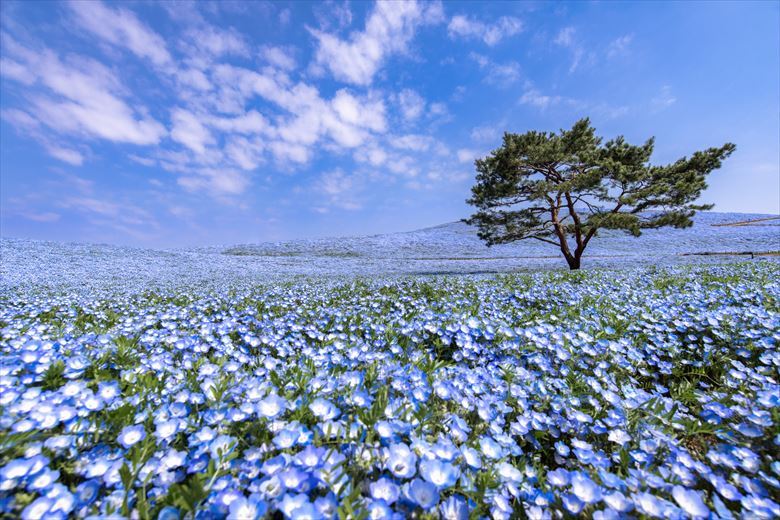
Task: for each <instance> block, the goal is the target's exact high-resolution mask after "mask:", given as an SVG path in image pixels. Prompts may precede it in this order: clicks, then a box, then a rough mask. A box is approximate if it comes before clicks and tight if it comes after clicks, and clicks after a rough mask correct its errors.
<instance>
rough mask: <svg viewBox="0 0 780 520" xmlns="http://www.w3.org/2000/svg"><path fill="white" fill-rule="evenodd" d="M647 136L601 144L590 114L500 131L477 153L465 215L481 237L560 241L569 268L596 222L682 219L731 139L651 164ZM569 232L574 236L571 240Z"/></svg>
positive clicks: (635, 229) (633, 226) (679, 224)
mask: <svg viewBox="0 0 780 520" xmlns="http://www.w3.org/2000/svg"><path fill="white" fill-rule="evenodd" d="M653 146H654V140H653V139H652V138H651V139H648V140H647V141H646V142H645V143H644V144H642V145H631V144H628V143H627V142H626V141H625V140H624V139H623V137H617V138H615V139H612V140H610V141H607V142H606V143H604V144H602V139H601V138H600V137H597V136H596V135H595V130H594V128H593V127H592V126H591V124H590V120H589V119H587V118H586V119H581V120H579V121H577V122H576V123H575V124H574V126H573V127H572V128H571V130H561V131H560V132H559V133H557V134H556V133H554V132H535V131H532V132H526V133H525V134H511V133H508V132H507V133H505V134H504V142H503V145H502V146H501V147H500V148H498V149H496V150H494V151H493V152H491V153H490V155H488V156H487V157H485V158H484V159H477V161H476V162H475V164H476V168H477V172H478V173H477V183H476V185H475V186H474V187H473V188H472V189H471V191H472V197H471V198H470V199H469V200H468V202H469V204H471V205H473V206H475V207H476V208H477V212H476V213H475V214H474V215H472V216H471V218H469V219H467V220H466V222H468V223H469V224H472V225H476V226H477V227H478V230H479V231H478V234H479V237H480V238H481V239H483V240H485V241H486V242H487V244H488V245H494V244H504V243H508V242H514V241H515V240H524V239H528V238H533V239H536V240H541V241H542V242H546V243H549V244H551V245H554V246H556V247H559V248H560V250H561V253H562V254H563V256H564V257H565V258H566V261H567V263H568V264H569V267H570V268H571V269H577V268H579V266H580V258H581V257H582V253H583V252H584V250H585V248H586V247H587V245H588V243H589V242H590V240H591V239H592V238H593V237H594V236H596V234H597V232H598V230H599V229H617V230H623V231H625V232H627V233H630V234H632V235H634V236H639V235H640V234H641V233H642V230H643V229H651V228H659V227H664V226H673V227H676V228H685V227H689V226H690V225H691V224H692V220H691V218H692V217H693V215H694V213H695V212H696V211H697V210H704V209H710V208H711V207H712V206H711V205H706V204H695V201H696V200H697V199H698V198H699V196H700V195H701V192H702V191H703V190H704V189H705V188H706V187H707V184H706V177H707V175H708V174H709V173H710V172H712V171H713V170H716V169H717V168H720V166H721V163H722V161H723V160H724V159H725V158H727V157H728V156H729V155H731V153H732V152H734V150H735V148H736V147H735V145H733V144H731V143H726V144H724V145H723V146H721V147H720V148H708V149H707V150H704V151H700V152H695V153H694V154H693V155H692V156H690V157H683V158H682V159H679V160H677V161H675V162H674V163H672V164H668V165H665V166H654V165H651V164H650V156H651V155H652V153H653ZM572 240H573V242H571V241H572ZM570 242H571V245H570Z"/></svg>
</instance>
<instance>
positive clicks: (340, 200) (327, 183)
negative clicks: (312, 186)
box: [316, 170, 362, 210]
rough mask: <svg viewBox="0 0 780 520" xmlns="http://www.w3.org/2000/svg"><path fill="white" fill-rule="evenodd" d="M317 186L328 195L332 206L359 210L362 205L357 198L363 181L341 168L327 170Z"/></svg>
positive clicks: (328, 201) (328, 202)
mask: <svg viewBox="0 0 780 520" xmlns="http://www.w3.org/2000/svg"><path fill="white" fill-rule="evenodd" d="M316 188H317V190H318V191H319V192H320V193H322V194H324V195H325V196H326V198H327V204H328V205H330V206H334V207H337V208H340V209H346V210H358V209H360V208H361V207H362V203H361V202H360V201H359V200H358V198H357V195H358V192H359V191H360V188H361V183H360V182H359V180H358V178H357V177H356V176H355V175H354V174H353V175H347V174H345V173H344V172H343V171H341V170H332V171H329V172H325V173H323V174H322V176H321V177H320V179H319V181H318V182H317V186H316Z"/></svg>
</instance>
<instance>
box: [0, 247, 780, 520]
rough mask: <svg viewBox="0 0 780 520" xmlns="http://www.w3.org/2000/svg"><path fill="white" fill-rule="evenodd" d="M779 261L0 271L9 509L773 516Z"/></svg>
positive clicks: (779, 387) (2, 422) (779, 491)
mask: <svg viewBox="0 0 780 520" xmlns="http://www.w3.org/2000/svg"><path fill="white" fill-rule="evenodd" d="M779 343H780V264H778V263H775V262H770V261H755V262H753V263H749V264H748V263H745V264H720V265H709V266H705V265H701V266H695V265H687V266H668V267H665V268H662V269H654V268H645V267H642V268H635V269H620V270H616V269H612V270H596V271H588V272H580V273H576V274H569V273H561V272H538V273H533V274H527V275H513V274H507V275H498V276H493V277H457V278H456V277H398V278H388V279H386V280H382V279H365V280H364V279H361V278H353V279H349V280H333V279H324V278H303V279H297V280H290V281H285V282H277V283H274V284H268V285H262V284H261V285H257V284H255V283H250V282H248V281H246V280H244V281H241V283H236V284H233V285H231V286H230V287H225V288H219V287H206V288H204V287H202V286H200V285H192V286H190V287H186V286H178V287H176V286H173V285H171V286H168V287H163V288H159V289H148V288H147V289H144V288H140V289H138V290H130V291H118V292H116V293H115V294H112V293H111V291H109V290H103V291H99V290H97V289H96V288H95V287H94V286H93V285H89V284H88V283H85V285H84V286H83V287H78V286H75V285H74V286H72V287H70V288H66V289H64V288H59V289H57V290H54V289H41V288H38V289H35V288H30V287H28V288H13V287H10V286H5V287H4V288H3V290H2V291H0V348H2V358H1V359H0V511H1V512H2V513H3V514H4V515H5V516H8V517H18V516H21V517H22V518H47V519H48V518H61V517H62V518H64V517H88V516H92V517H101V518H105V517H117V518H119V517H132V518H140V519H146V518H152V519H155V518H160V519H166V520H169V519H175V518H182V519H183V518H204V519H205V518H224V517H228V518H235V519H254V518H262V517H266V516H268V517H279V518H281V517H284V518H295V519H304V518H305V519H313V518H323V519H324V518H377V519H379V518H404V517H410V516H415V517H418V518H447V519H461V518H463V519H465V518H470V517H471V518H481V517H491V518H510V517H523V516H527V517H530V518H563V517H566V516H571V515H573V516H578V515H579V516H586V517H593V518H604V519H609V518H619V517H628V516H630V517H648V518H689V517H692V518H714V517H720V518H742V517H746V518H775V517H778V516H780V498H778V497H780V462H778V457H777V454H778V453H780V348H779Z"/></svg>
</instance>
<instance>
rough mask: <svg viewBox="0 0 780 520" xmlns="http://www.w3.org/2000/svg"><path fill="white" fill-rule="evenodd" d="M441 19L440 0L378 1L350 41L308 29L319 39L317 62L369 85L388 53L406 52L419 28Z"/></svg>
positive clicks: (347, 78)
mask: <svg viewBox="0 0 780 520" xmlns="http://www.w3.org/2000/svg"><path fill="white" fill-rule="evenodd" d="M440 19H441V5H440V4H438V3H435V4H427V3H426V4H423V3H418V2H417V1H416V0H410V1H399V2H377V3H376V4H375V5H374V9H373V11H372V12H371V14H370V15H369V16H368V19H367V20H366V25H365V28H364V29H363V30H362V31H356V32H353V33H352V34H350V36H349V38H348V39H347V40H342V39H340V38H339V37H338V36H335V35H333V34H330V33H327V32H324V31H321V30H318V29H309V31H310V32H311V34H312V35H313V36H314V37H315V38H316V40H317V51H316V57H315V63H316V64H317V65H318V66H320V67H324V68H327V69H328V70H330V72H331V74H333V76H334V77H335V78H336V79H338V80H340V81H344V82H347V83H352V84H355V85H370V84H371V82H372V80H373V78H374V75H375V74H376V73H377V72H378V70H379V68H380V67H381V66H382V64H383V63H384V61H385V60H386V59H387V58H388V57H389V56H391V55H393V54H398V53H403V52H406V50H407V46H408V44H409V42H410V41H411V40H412V38H413V37H414V33H415V31H416V30H417V27H419V26H420V25H423V24H426V23H435V22H438V21H440Z"/></svg>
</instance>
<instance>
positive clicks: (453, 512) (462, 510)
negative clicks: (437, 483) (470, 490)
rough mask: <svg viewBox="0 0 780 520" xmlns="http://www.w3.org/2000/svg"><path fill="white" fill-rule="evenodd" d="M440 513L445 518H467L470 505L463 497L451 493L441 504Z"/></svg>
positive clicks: (457, 519) (450, 519) (464, 519)
mask: <svg viewBox="0 0 780 520" xmlns="http://www.w3.org/2000/svg"><path fill="white" fill-rule="evenodd" d="M439 514H440V516H441V518H442V519H444V520H467V519H468V518H469V506H468V504H467V503H466V501H465V500H464V499H463V498H462V497H460V496H458V495H450V496H449V498H447V499H446V500H444V501H443V502H441V504H440V505H439Z"/></svg>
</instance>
